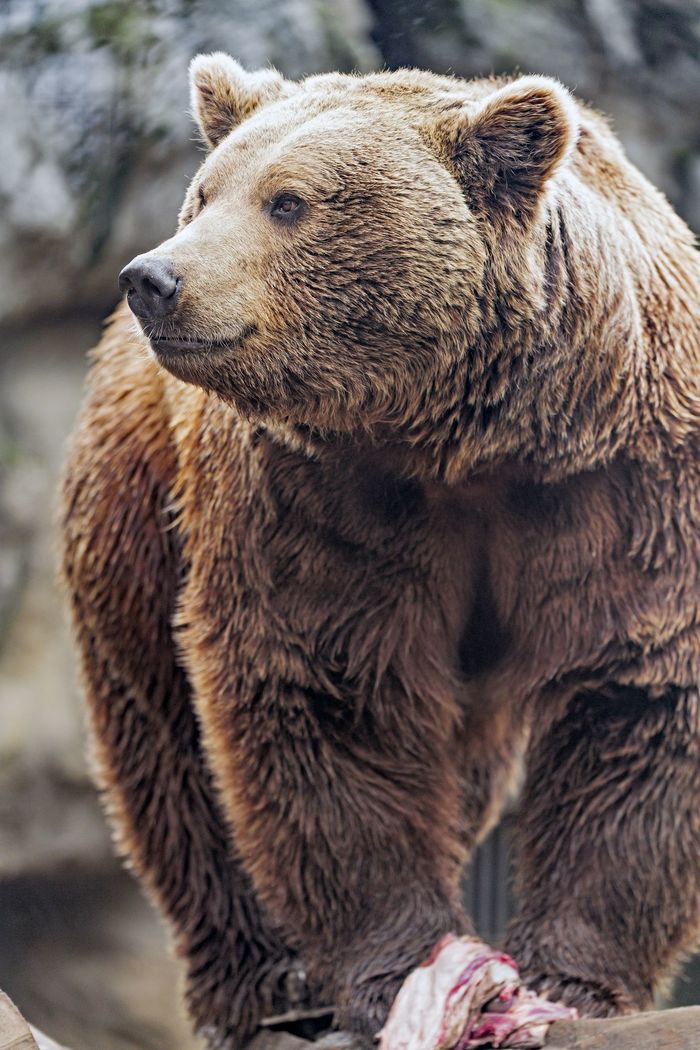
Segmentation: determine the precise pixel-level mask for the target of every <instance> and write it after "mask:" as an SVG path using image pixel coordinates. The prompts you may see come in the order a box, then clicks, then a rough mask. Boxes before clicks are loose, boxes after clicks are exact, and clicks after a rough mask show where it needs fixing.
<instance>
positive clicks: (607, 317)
mask: <svg viewBox="0 0 700 1050" xmlns="http://www.w3.org/2000/svg"><path fill="white" fill-rule="evenodd" d="M192 93H193V104H194V109H195V112H196V116H197V120H198V122H199V126H200V128H201V132H202V134H203V136H204V138H205V140H206V142H207V144H208V146H209V153H208V155H207V156H206V158H205V159H204V162H203V163H202V165H201V168H200V169H199V171H198V173H197V174H196V175H195V177H194V180H193V182H192V184H191V186H190V188H189V191H188V193H187V196H186V199H185V203H184V207H183V209H182V213H181V216H180V223H179V228H178V232H177V233H176V234H175V236H174V237H172V238H171V239H170V240H168V241H166V242H165V243H164V244H161V245H160V246H159V247H158V248H156V249H154V250H153V251H151V252H148V253H147V254H145V255H141V256H138V257H137V258H136V259H135V260H134V261H133V262H131V263H130V264H129V265H128V266H127V267H126V269H125V270H124V271H123V272H122V275H121V285H122V288H123V289H124V290H125V291H126V293H127V294H126V299H127V302H128V305H129V306H130V307H131V310H132V311H133V313H134V314H135V315H136V317H137V318H138V321H139V324H138V325H137V324H136V323H135V322H134V321H133V319H132V318H131V316H130V314H129V312H128V309H127V306H126V304H125V305H123V306H121V307H120V308H119V309H118V310H117V312H116V313H115V315H114V316H113V318H112V320H111V322H110V324H109V327H108V329H107V331H106V333H105V335H104V338H103V340H102V342H101V344H100V346H99V347H98V349H97V351H96V353H95V360H94V364H93V367H92V372H91V375H90V379H89V387H88V395H87V400H86V403H85V406H84V408H83V410H82V414H81V417H80V420H79V422H78V426H77V430H76V432H75V436H74V439H73V442H72V446H71V450H70V456H69V460H68V465H67V471H66V476H65V483H64V495H63V511H62V521H63V537H64V538H63V571H64V575H65V579H66V581H67V585H68V588H69V591H70V596H71V605H72V614H73V621H74V625H75V632H76V637H77V642H78V646H79V650H80V654H81V660H82V674H83V678H84V684H85V691H86V694H87V699H88V703H89V709H90V715H91V726H92V732H93V735H94V741H95V749H96V756H97V760H98V765H99V769H100V772H101V783H102V787H103V789H104V793H105V796H106V800H107V804H108V807H109V810H110V813H111V815H112V819H113V820H114V823H115V827H116V829H117V832H118V834H119V839H120V845H121V849H122V850H123V852H124V854H125V856H126V857H127V858H128V859H129V862H130V864H131V866H132V867H133V869H134V870H135V871H136V873H137V874H138V875H139V877H140V878H141V879H142V880H143V882H144V883H145V885H146V886H147V887H148V889H149V891H150V893H151V894H152V896H153V898H154V899H155V900H156V902H157V903H158V905H159V906H160V908H161V909H162V910H163V912H164V913H165V914H166V915H167V917H168V919H169V921H170V924H171V926H172V929H173V931H174V936H175V940H176V944H177V949H178V952H179V954H180V955H181V956H182V957H183V959H184V960H185V961H186V968H187V1001H188V1005H189V1010H190V1012H191V1015H192V1018H193V1019H194V1022H195V1023H196V1025H197V1026H198V1028H200V1029H201V1030H203V1031H205V1032H206V1033H207V1035H208V1039H209V1045H210V1046H211V1047H228V1046H231V1047H233V1046H240V1045H241V1044H242V1043H243V1042H244V1041H245V1040H246V1039H247V1038H248V1037H249V1036H250V1035H251V1034H252V1033H253V1032H254V1031H255V1030H256V1027H257V1026H258V1024H259V1022H260V1020H261V1018H262V1017H263V1015H264V1014H266V1013H267V1012H269V1011H271V1010H279V1009H284V1007H285V1004H286V1003H287V1002H288V1001H289V996H290V995H291V994H292V993H291V991H290V988H291V985H292V979H293V978H294V975H295V974H297V975H298V974H299V973H300V972H301V970H303V972H304V973H305V975H306V980H307V984H308V987H309V989H311V991H310V992H309V995H310V996H311V997H312V998H313V999H314V1001H315V1002H322V1003H325V1002H333V1003H335V1004H336V1005H337V1019H338V1022H339V1023H341V1024H343V1025H345V1026H347V1027H349V1028H350V1029H352V1030H353V1031H356V1032H357V1033H360V1034H361V1035H362V1036H363V1037H366V1036H369V1037H372V1036H374V1035H375V1034H376V1033H377V1031H378V1029H379V1028H380V1027H381V1026H382V1024H383V1023H384V1022H385V1019H386V1016H387V1012H388V1011H389V1009H390V1007H391V1004H392V1002H393V1001H394V999H395V997H396V995H397V992H398V990H399V988H400V987H401V985H402V983H403V982H404V980H405V979H406V978H407V976H408V975H409V974H411V972H412V971H413V970H414V969H415V968H416V967H417V966H419V964H421V962H423V960H424V959H425V958H426V957H427V956H429V955H430V953H431V951H432V950H433V948H434V946H435V945H436V944H437V943H438V942H440V941H441V938H443V937H444V936H445V935H447V934H457V935H458V936H460V935H464V934H465V933H468V932H469V930H470V926H469V920H468V918H467V917H466V916H465V915H464V913H463V911H462V904H461V900H460V891H459V883H460V873H461V872H462V869H463V865H464V863H465V860H466V859H467V857H468V856H469V854H470V852H471V850H472V849H473V847H474V844H475V843H476V842H478V841H479V839H480V837H481V836H483V835H484V833H485V831H486V830H487V829H488V828H489V827H490V826H491V825H492V823H493V821H494V820H495V819H496V818H497V816H498V814H499V812H500V808H501V806H502V803H503V799H504V794H505V792H506V791H507V788H508V785H509V784H510V783H511V782H512V779H513V775H514V771H517V770H518V769H519V768H520V766H521V764H522V762H521V760H522V759H523V757H524V768H525V771H526V772H525V780H524V784H523V787H522V790H521V794H520V803H519V805H520V813H519V818H518V843H517V872H518V878H517V885H518V889H519V900H520V911H519V914H518V916H517V917H516V919H515V920H514V922H513V925H512V927H511V929H510V932H509V934H508V938H507V949H508V951H510V952H511V953H512V954H513V956H514V958H515V959H516V960H517V962H518V963H519V966H520V970H521V973H522V975H523V979H524V980H525V981H526V983H527V985H528V986H529V987H530V988H532V989H534V990H536V991H538V992H542V993H544V994H546V995H547V996H548V997H549V998H550V999H552V1000H558V1001H561V1002H563V1003H566V1004H569V1005H571V1006H575V1007H577V1008H578V1010H579V1012H580V1013H581V1014H583V1015H590V1016H605V1015H613V1014H617V1013H624V1012H628V1011H633V1010H638V1009H641V1008H644V1007H646V1006H648V1005H649V1004H650V1002H651V1001H652V997H653V995H654V991H655V989H656V988H657V986H658V984H659V981H660V980H661V979H663V978H664V977H666V976H667V975H668V974H669V973H670V972H671V970H672V967H673V965H674V963H675V961H676V960H677V959H678V957H679V955H680V954H681V953H682V952H683V951H684V950H686V949H688V948H689V947H691V946H692V944H693V941H694V938H695V936H696V933H697V931H698V928H699V926H700V732H699V731H700V705H699V700H698V682H699V681H700V531H699V528H700V479H699V478H698V472H699V471H700V461H699V459H698V444H699V442H698V437H699V433H700V430H699V428H700V256H699V255H698V254H697V253H696V250H695V248H694V245H693V240H692V237H691V235H690V233H689V231H688V230H687V228H686V227H685V226H684V224H683V223H682V222H681V221H680V219H679V218H677V216H676V215H675V214H674V212H673V211H672V209H671V208H670V207H669V205H668V203H667V202H666V201H665V199H664V198H663V197H662V196H661V194H660V193H658V192H657V191H656V190H655V189H654V188H653V187H652V186H651V185H650V184H649V183H648V182H647V181H646V180H645V179H644V178H643V177H642V176H641V175H640V174H639V172H638V171H637V170H636V169H635V168H634V167H633V166H632V165H631V164H630V163H629V161H628V160H627V159H626V158H625V155H624V153H623V151H622V149H621V147H620V145H619V144H618V142H617V140H616V139H615V137H614V135H613V134H612V133H611V131H610V130H609V128H608V126H607V124H606V123H605V121H604V120H603V119H602V118H601V117H600V116H598V115H597V114H595V113H594V112H592V111H591V110H590V109H588V108H586V107H585V106H583V105H581V104H579V103H577V102H575V101H574V100H573V99H572V98H571V96H570V95H569V94H568V93H567V92H566V91H565V90H564V89H563V88H562V87H561V86H559V85H558V84H557V83H555V82H553V81H551V80H549V79H546V78H542V77H531V76H527V77H520V78H516V79H513V80H479V81H473V82H466V81H463V80H460V79H456V78H454V79H453V78H444V77H438V76H435V75H432V74H429V73H423V72H419V71H414V70H402V71H399V72H394V73H380V74H372V75H368V76H345V75H340V74H330V75H325V76H314V77H310V78H308V79H306V80H304V81H302V82H300V83H292V82H290V81H288V80H285V79H283V78H282V77H281V76H280V75H278V74H277V73H276V72H274V71H263V72H257V73H247V72H244V70H242V69H241V67H240V66H239V65H238V64H237V63H236V62H234V61H233V60H232V59H230V58H229V57H227V56H225V55H211V56H200V57H199V58H197V59H196V60H195V61H194V63H193V67H192ZM450 1045H453V1044H450ZM460 1045H466V1044H460ZM470 1045H471V1044H470ZM424 1050H431V1048H430V1047H427V1046H426V1047H425V1048H424Z"/></svg>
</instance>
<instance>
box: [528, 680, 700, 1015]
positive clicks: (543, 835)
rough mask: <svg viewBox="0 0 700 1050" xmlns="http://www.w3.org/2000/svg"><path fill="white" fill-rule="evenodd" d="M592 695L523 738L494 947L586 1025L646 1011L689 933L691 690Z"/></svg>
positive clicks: (697, 820) (697, 833) (696, 898)
mask: <svg viewBox="0 0 700 1050" xmlns="http://www.w3.org/2000/svg"><path fill="white" fill-rule="evenodd" d="M606 692H608V694H609V695H607V696H602V695H601V696H597V697H592V696H590V695H584V696H580V697H578V698H577V699H576V700H575V701H574V702H573V703H572V705H571V707H570V709H569V711H568V713H567V715H566V716H565V717H564V718H563V719H562V720H561V721H558V722H557V723H556V724H554V725H553V726H551V728H549V729H548V730H546V731H545V732H544V733H543V734H540V735H538V736H537V737H536V738H535V739H533V741H532V744H531V748H530V759H529V772H528V780H527V785H526V788H525V792H524V797H523V799H522V804H521V816H520V821H519V829H520V839H519V871H518V880H519V893H520V898H521V900H522V912H521V914H520V916H519V917H518V918H517V919H516V920H515V923H514V925H513V927H512V929H511V931H510V935H509V938H508V950H509V952H510V953H511V954H512V955H513V956H514V957H515V958H516V959H517V960H518V963H519V964H520V966H521V969H522V971H523V973H524V975H525V976H526V978H527V979H528V982H529V984H530V986H531V987H532V988H534V989H536V990H537V991H541V992H543V993H545V994H547V995H548V996H550V997H551V998H553V999H558V1000H560V1001H562V1002H565V1003H567V1004H570V1005H571V1006H575V1007H577V1009H578V1010H579V1012H580V1013H581V1014H582V1015H583V1016H589V1017H604V1016H613V1015H615V1014H622V1013H628V1012H632V1011H636V1010H641V1009H645V1008H648V1007H649V1006H650V1005H651V1003H652V1001H653V995H654V991H655V989H656V988H657V987H658V984H659V981H660V980H662V979H663V978H664V977H667V976H668V974H669V973H670V972H672V969H673V966H674V963H676V962H677V960H678V958H679V956H680V955H681V954H682V952H683V951H684V950H688V949H689V948H691V947H692V945H693V943H694V941H695V938H696V935H697V931H698V926H699V925H700V704H699V698H698V694H697V692H696V691H695V690H681V689H677V688H668V689H667V690H666V692H665V694H664V695H663V696H662V697H660V698H654V697H651V696H648V695H647V694H646V693H645V692H644V691H642V690H632V689H628V690H606Z"/></svg>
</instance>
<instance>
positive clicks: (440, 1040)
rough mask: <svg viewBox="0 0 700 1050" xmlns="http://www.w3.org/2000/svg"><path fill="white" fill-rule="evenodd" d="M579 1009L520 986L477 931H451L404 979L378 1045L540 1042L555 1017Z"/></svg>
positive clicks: (427, 1047)
mask: <svg viewBox="0 0 700 1050" xmlns="http://www.w3.org/2000/svg"><path fill="white" fill-rule="evenodd" d="M575 1017H576V1011H575V1010H571V1009H569V1008H568V1007H566V1006H561V1005H560V1004H559V1003H551V1002H549V1000H548V999H543V998H541V997H540V996H538V995H535V994H534V992H529V991H527V990H526V989H525V988H523V987H522V985H521V983H520V975H519V973H518V968H517V966H516V965H515V963H514V962H513V960H512V959H511V958H510V956H508V955H504V954H503V953H502V952H497V951H494V949H493V948H489V946H488V945H487V944H484V943H483V941H480V940H478V938H476V937H456V936H455V935H454V934H448V935H447V936H446V937H443V938H442V940H441V941H439V942H438V944H437V945H436V946H435V948H434V950H433V952H432V954H431V956H430V958H429V959H427V960H426V961H425V963H423V965H422V966H419V967H418V969H417V970H414V971H413V973H411V974H409V976H408V977H407V978H406V980H405V981H404V983H403V985H402V986H401V989H400V991H399V994H398V995H397V996H396V999H395V1000H394V1005H393V1006H392V1008H391V1012H390V1013H389V1017H388V1019H387V1022H386V1024H385V1025H384V1028H383V1029H382V1031H381V1032H380V1033H379V1048H380V1050H474V1048H476V1047H480V1046H492V1047H520V1048H525V1047H530V1048H534V1047H541V1046H544V1041H545V1038H546V1035H547V1029H548V1027H549V1025H550V1024H551V1023H552V1022H553V1021H565V1020H567V1021H568V1020H571V1019H572V1018H575Z"/></svg>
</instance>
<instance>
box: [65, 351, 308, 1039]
mask: <svg viewBox="0 0 700 1050" xmlns="http://www.w3.org/2000/svg"><path fill="white" fill-rule="evenodd" d="M110 349H112V350H113V351H114V348H113V347H112V348H110ZM134 367H135V369H139V374H138V375H135V376H134V382H133V383H131V384H130V383H129V382H128V377H124V378H125V382H124V384H123V386H121V387H117V386H116V384H114V381H113V382H112V384H111V385H110V388H109V389H105V388H104V386H101V385H100V382H99V371H98V373H97V374H96V375H93V389H92V393H91V396H90V399H89V401H88V403H87V405H86V407H85V409H84V411H83V415H82V418H81V422H80V426H79V429H78V431H77V434H76V437H75V439H74V442H73V446H72V450H71V455H70V459H69V462H68V465H67V472H66V481H65V484H64V502H63V513H62V517H63V526H64V550H63V573H64V578H65V581H66V584H67V587H68V590H69V594H70V599H71V606H72V614H73V621H74V628H75V634H76V640H77V644H78V649H79V652H80V657H81V663H82V677H83V684H84V690H85V694H86V699H87V702H88V706H89V712H90V720H91V725H92V732H93V739H94V746H95V752H96V755H95V757H96V760H97V765H98V768H99V776H100V780H101V784H102V787H103V790H104V796H105V799H106V803H107V806H108V808H109V810H110V812H111V816H112V818H113V822H114V824H115V826H116V829H117V832H118V836H119V839H120V847H121V851H122V852H123V853H124V854H125V855H126V856H128V857H129V861H130V865H131V866H132V867H133V868H134V870H135V871H136V873H137V874H138V875H139V876H140V878H141V879H142V880H143V882H144V883H145V885H146V886H147V888H148V889H149V892H150V893H151V895H152V896H153V898H154V900H155V901H156V903H157V904H158V905H159V907H160V908H161V910H162V911H163V912H164V914H165V915H166V916H167V918H168V920H169V922H170V925H171V928H172V931H173V934H174V938H175V943H176V946H177V951H178V954H179V955H180V956H181V957H182V958H183V959H184V960H185V963H186V969H187V979H186V996H187V1003H188V1008H189V1012H190V1014H191V1016H192V1018H193V1020H194V1022H195V1024H196V1025H197V1027H198V1028H200V1029H202V1030H206V1031H207V1034H208V1035H209V1045H210V1046H212V1047H217V1048H218V1047H222V1048H223V1047H229V1046H233V1045H235V1046H238V1045H240V1044H239V1042H238V1040H239V1039H240V1038H242V1037H245V1036H246V1035H248V1034H250V1033H251V1032H253V1031H254V1029H255V1027H256V1025H257V1023H258V1021H259V1019H260V1016H261V1014H262V1013H263V1012H264V1011H265V1010H269V1009H272V1008H277V1009H279V1008H280V1006H282V1007H283V1006H284V1001H283V1000H282V1001H276V1000H275V996H276V992H277V989H278V987H279V986H280V985H283V980H284V974H285V971H286V970H288V968H289V966H290V965H291V963H290V958H289V956H288V953H287V951H286V950H285V949H284V947H283V946H282V944H281V943H280V942H279V940H278V939H277V938H276V937H275V936H274V935H273V934H272V933H271V932H270V931H269V929H267V928H266V926H265V924H264V922H263V920H262V918H261V915H260V912H259V909H258V905H257V902H256V899H255V897H254V895H253V893H252V890H251V885H250V880H249V879H248V877H247V876H246V875H245V874H244V872H243V870H242V869H241V867H240V865H239V863H238V862H237V860H236V859H235V858H234V856H233V855H232V849H231V846H230V841H229V837H228V834H227V830H226V828H225V825H224V823H223V821H222V818H221V815H220V812H219V807H218V803H217V801H216V799H215V797H214V793H213V789H212V785H211V780H210V774H209V771H208V768H207V766H206V763H205V760H204V759H203V756H202V751H201V748H200V745H199V732H198V727H197V724H196V719H195V716H194V712H193V709H192V706H191V697H190V689H189V686H188V683H187V681H186V678H185V674H184V672H183V670H182V669H181V668H180V667H179V666H178V663H177V661H176V659H175V650H174V645H173V639H172V637H171V629H170V619H171V616H172V612H173V608H174V603H175V597H176V588H177V586H178V582H179V577H180V575H181V568H180V566H179V564H178V558H179V552H178V549H177V540H176V533H175V532H174V531H173V530H172V528H169V527H168V525H169V523H168V516H167V502H168V485H169V482H170V477H171V474H172V472H173V468H174V462H173V456H172V453H171V452H170V450H169V448H168V443H167V436H166V433H165V430H164V426H163V421H162V419H161V418H160V409H159V407H158V403H157V400H156V399H155V395H154V392H153V391H151V392H150V394H149V391H148V386H147V383H146V381H145V378H146V377H145V376H144V374H143V369H142V367H141V366H140V362H139V360H138V358H137V359H136V362H135V366H134ZM127 391H129V392H128V393H127ZM136 401H138V404H134V403H130V402H136ZM129 414H130V418H131V419H132V420H135V421H136V422H135V423H133V424H132V425H131V426H130V427H128V428H127V427H124V426H123V425H122V424H123V420H124V419H125V418H129ZM234 1037H235V1040H236V1041H235V1042H234V1041H233V1040H234ZM229 1040H230V1041H229Z"/></svg>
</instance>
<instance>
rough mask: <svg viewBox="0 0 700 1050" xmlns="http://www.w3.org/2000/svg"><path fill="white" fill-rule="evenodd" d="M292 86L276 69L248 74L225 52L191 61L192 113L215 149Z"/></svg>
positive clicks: (286, 92) (208, 142) (209, 143)
mask: <svg viewBox="0 0 700 1050" xmlns="http://www.w3.org/2000/svg"><path fill="white" fill-rule="evenodd" d="M290 87H291V85H290V83H289V81H286V80H284V78H283V77H282V76H281V74H280V73H278V72H277V70H275V69H259V70H257V71H256V72H255V73H248V72H247V71H246V70H245V69H243V67H242V66H241V65H239V63H238V62H236V60H235V59H233V58H231V56H230V55H227V54H225V53H224V52H223V51H215V52H214V53H213V54H211V55H197V56H196V58H193V59H192V62H191V63H190V100H191V106H192V114H193V116H194V118H195V120H196V121H197V124H198V126H199V130H200V131H201V133H202V137H203V138H204V141H205V142H206V143H207V145H208V146H210V147H212V148H213V147H214V146H218V144H219V143H220V142H221V140H222V139H224V138H226V136H227V135H228V133H229V132H230V131H233V129H234V128H235V127H237V125H238V124H240V123H241V121H242V120H245V119H246V117H249V116H250V115H251V114H252V113H254V112H255V110H256V109H258V108H259V107H260V106H264V105H265V103H267V102H272V101H274V100H275V99H276V98H281V97H282V95H284V94H288V93H289V91H288V89H289V88H290Z"/></svg>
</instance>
